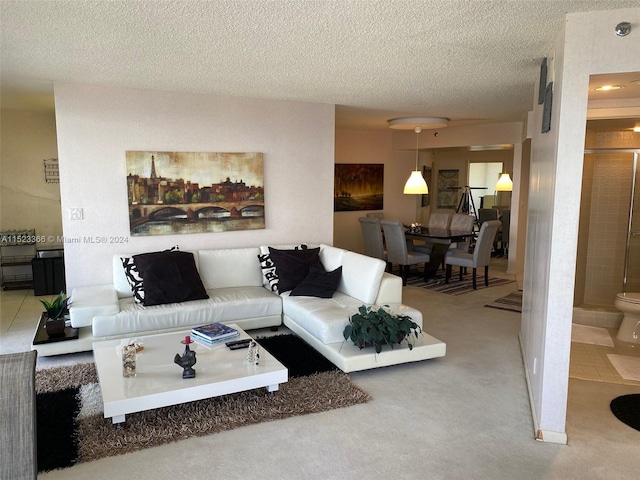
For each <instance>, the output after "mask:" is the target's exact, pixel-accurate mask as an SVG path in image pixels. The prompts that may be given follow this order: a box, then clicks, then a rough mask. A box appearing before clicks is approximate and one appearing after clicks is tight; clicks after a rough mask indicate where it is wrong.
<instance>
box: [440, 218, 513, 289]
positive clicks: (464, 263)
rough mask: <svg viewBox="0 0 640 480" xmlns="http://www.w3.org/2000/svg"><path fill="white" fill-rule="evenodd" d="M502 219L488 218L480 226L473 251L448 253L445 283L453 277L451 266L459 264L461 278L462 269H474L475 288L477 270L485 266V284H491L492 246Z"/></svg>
mask: <svg viewBox="0 0 640 480" xmlns="http://www.w3.org/2000/svg"><path fill="white" fill-rule="evenodd" d="M500 225H501V222H500V220H487V221H486V222H484V223H483V224H482V226H481V227H480V233H478V239H477V241H476V245H475V247H474V249H473V253H467V252H455V253H452V254H451V255H447V256H446V257H445V259H444V263H445V265H446V273H445V283H449V279H450V278H451V267H452V265H457V266H459V267H460V279H461V280H462V270H463V269H464V268H467V267H470V268H472V269H473V289H474V290H475V289H476V288H477V284H476V270H477V268H478V267H484V284H485V285H486V286H489V262H490V261H491V248H492V247H493V240H494V239H495V238H496V233H497V232H498V227H500Z"/></svg>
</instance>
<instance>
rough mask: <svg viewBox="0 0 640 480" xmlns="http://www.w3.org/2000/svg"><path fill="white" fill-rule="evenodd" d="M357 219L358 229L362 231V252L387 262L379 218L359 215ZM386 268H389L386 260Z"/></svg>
mask: <svg viewBox="0 0 640 480" xmlns="http://www.w3.org/2000/svg"><path fill="white" fill-rule="evenodd" d="M358 221H359V222H360V230H361V231H362V241H363V242H364V254H365V255H367V256H369V257H374V258H379V259H380V260H384V261H385V262H387V252H386V251H385V249H384V241H383V239H382V227H381V225H380V219H378V218H375V217H360V218H358ZM387 270H391V268H390V265H389V263H388V262H387Z"/></svg>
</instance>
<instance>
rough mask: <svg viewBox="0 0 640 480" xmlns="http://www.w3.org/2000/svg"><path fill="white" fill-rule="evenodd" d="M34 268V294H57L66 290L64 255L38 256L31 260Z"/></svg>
mask: <svg viewBox="0 0 640 480" xmlns="http://www.w3.org/2000/svg"><path fill="white" fill-rule="evenodd" d="M31 269H32V270H33V294H34V295H36V296H38V295H57V294H58V293H60V292H64V291H66V287H65V278H64V257H63V256H62V255H59V256H53V257H47V256H45V257H40V256H38V257H36V258H34V259H33V260H31Z"/></svg>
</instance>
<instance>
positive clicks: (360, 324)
mask: <svg viewBox="0 0 640 480" xmlns="http://www.w3.org/2000/svg"><path fill="white" fill-rule="evenodd" d="M421 333H422V329H421V328H420V326H419V325H418V324H417V323H416V322H414V321H413V320H412V319H411V317H409V316H407V315H395V314H393V313H391V311H390V310H389V305H383V306H381V307H379V308H378V309H375V308H374V307H371V306H367V305H362V306H361V307H360V308H359V309H358V313H356V314H354V315H352V316H351V318H350V319H349V324H348V325H347V326H346V327H344V331H343V332H342V334H343V336H344V339H345V340H351V341H352V342H353V343H354V345H357V346H358V347H360V348H361V349H362V348H364V347H367V346H375V348H376V353H380V352H381V351H382V346H383V345H385V344H387V345H390V346H391V348H393V346H394V345H395V344H396V343H401V342H402V341H403V340H405V339H407V345H408V346H409V350H412V349H413V343H412V340H413V337H415V338H416V339H417V338H418V335H419V334H421Z"/></svg>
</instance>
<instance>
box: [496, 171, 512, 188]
mask: <svg viewBox="0 0 640 480" xmlns="http://www.w3.org/2000/svg"><path fill="white" fill-rule="evenodd" d="M512 190H513V182H512V181H511V177H509V174H508V173H501V174H500V178H499V179H498V183H496V188H495V191H496V192H511V191H512Z"/></svg>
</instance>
